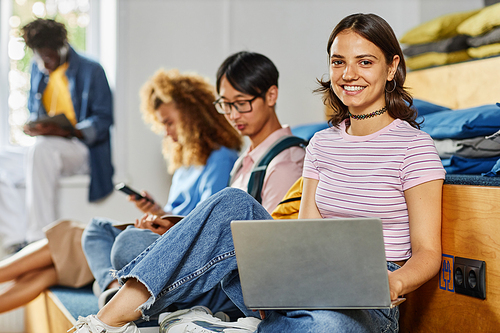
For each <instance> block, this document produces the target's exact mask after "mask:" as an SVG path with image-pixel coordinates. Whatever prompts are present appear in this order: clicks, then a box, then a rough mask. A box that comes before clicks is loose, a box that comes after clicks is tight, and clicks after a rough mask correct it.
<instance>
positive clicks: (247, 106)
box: [214, 96, 260, 115]
mask: <svg viewBox="0 0 500 333" xmlns="http://www.w3.org/2000/svg"><path fill="white" fill-rule="evenodd" d="M259 97H260V96H255V97H254V98H252V99H247V100H239V101H236V102H232V103H230V102H224V101H222V100H221V99H220V98H219V99H218V100H216V101H215V102H214V105H215V109H216V110H217V112H219V113H222V114H226V115H229V114H231V108H232V107H234V109H235V110H236V111H238V112H239V113H247V112H252V102H253V101H255V100H256V99H257V98H259Z"/></svg>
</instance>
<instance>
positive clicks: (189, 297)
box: [75, 52, 305, 333]
mask: <svg viewBox="0 0 500 333" xmlns="http://www.w3.org/2000/svg"><path fill="white" fill-rule="evenodd" d="M278 76H279V73H278V70H277V69H276V66H275V65H274V64H273V62H272V61H271V60H270V59H268V58H267V57H265V56H263V55H261V54H258V53H251V52H239V53H236V54H233V55H231V56H230V57H229V58H227V59H226V60H225V61H224V62H223V63H222V65H221V66H220V67H219V70H218V72H217V84H216V88H217V93H218V95H219V98H218V99H217V100H216V101H215V102H214V104H215V107H216V109H217V110H218V112H219V113H222V114H224V115H225V116H226V119H227V120H228V121H229V123H230V124H232V125H233V126H234V127H235V128H236V129H237V130H238V132H240V133H241V135H244V136H248V138H249V139H250V145H249V147H248V148H247V149H246V151H245V152H244V153H243V154H242V155H241V156H240V158H239V159H238V161H236V163H235V166H234V168H233V171H232V175H233V177H232V179H231V181H230V186H231V187H234V188H238V189H241V190H243V191H247V185H248V181H249V178H250V175H251V171H252V168H253V166H254V164H255V163H256V162H257V161H259V160H260V159H261V157H262V156H264V155H265V153H266V152H267V151H268V149H269V148H270V147H272V146H273V144H274V143H275V142H277V141H278V140H280V139H282V138H283V137H284V136H290V135H292V132H291V130H290V128H289V127H287V126H285V127H283V126H281V124H280V122H279V120H278V117H277V116H276V112H275V107H276V100H277V98H278ZM304 155H305V151H304V149H302V148H300V147H292V148H289V149H285V150H284V151H282V152H281V153H280V154H278V155H277V156H276V157H275V158H274V159H272V160H271V162H270V164H269V165H268V168H267V172H266V176H265V179H264V185H263V189H262V193H261V197H262V206H264V208H265V209H266V210H267V211H268V212H269V213H271V212H272V211H273V210H274V209H275V208H276V206H277V205H278V203H279V202H280V201H281V200H282V199H283V197H284V196H285V194H286V192H287V191H288V189H289V188H290V187H291V186H292V185H293V183H294V182H295V181H296V180H297V179H298V178H299V177H300V176H301V174H302V165H303V160H304ZM227 190H229V191H230V192H226V193H232V194H234V196H231V199H232V200H233V201H234V202H240V201H239V198H242V197H241V191H238V190H234V189H225V190H223V191H227ZM220 193H221V192H219V193H217V194H214V195H212V196H211V197H210V198H208V199H207V200H205V201H204V202H202V203H200V204H199V205H198V206H197V208H196V209H195V210H194V211H193V212H191V213H190V214H189V215H188V216H187V217H185V218H184V219H183V220H181V222H179V223H178V225H176V228H172V229H170V230H169V231H168V232H167V233H165V234H164V235H163V236H162V237H160V238H159V239H158V240H157V241H156V242H155V243H154V244H153V245H151V246H150V247H149V248H148V249H147V250H146V251H144V252H143V253H142V254H140V255H139V256H138V257H137V258H136V259H134V260H133V261H132V258H131V260H130V261H129V262H130V263H129V264H128V265H127V266H126V267H129V266H134V265H136V264H137V262H140V261H141V260H142V259H143V258H144V256H147V255H148V253H149V252H150V251H155V250H160V251H161V252H162V253H163V254H164V253H174V254H175V253H179V252H182V251H183V250H181V248H184V247H185V246H188V247H189V245H190V243H191V242H192V240H191V238H190V236H192V235H193V234H195V233H197V230H198V229H202V226H203V225H210V226H215V228H217V227H216V226H217V225H218V223H219V221H218V219H219V218H222V219H224V220H227V217H226V216H227V215H228V214H230V213H231V212H229V210H234V211H237V210H238V208H242V210H245V208H244V207H245V204H243V205H242V207H235V205H234V202H225V203H224V200H221V202H220V206H218V207H217V210H212V208H214V206H213V205H214V202H218V200H220V198H221V197H222V198H224V196H223V195H220ZM246 198H248V196H246ZM242 199H243V198H242ZM208 202H210V203H208ZM216 205H217V204H216ZM260 209H261V211H264V210H263V209H262V207H260ZM207 216H209V217H207ZM211 218H214V219H213V220H212V219H211ZM190 221H195V222H194V224H193V225H192V224H191V223H192V222H190ZM179 230H180V231H181V232H180V233H179ZM176 235H180V237H179V238H178V239H177V240H176V241H175V243H173V242H172V241H171V239H170V238H169V237H171V236H173V237H176ZM198 236H199V237H202V236H203V235H198ZM198 236H196V237H198ZM197 251H198V249H192V250H190V252H191V253H192V254H193V255H194V256H198V254H199V252H197ZM220 257H221V258H218V260H217V261H214V262H213V263H212V264H213V266H212V267H210V266H209V265H207V266H206V267H208V269H204V270H200V271H199V272H197V274H196V275H197V276H195V275H193V276H191V277H186V279H185V280H198V281H200V280H201V281H205V280H204V277H205V276H206V275H205V274H206V273H207V272H210V273H209V274H211V273H212V272H213V270H216V267H219V262H218V261H224V259H226V258H228V257H232V255H230V254H227V255H226V254H224V255H221V256H220ZM184 259H186V260H187V259H188V257H187V256H186V257H185V258H184ZM184 259H183V260H184ZM153 261H154V264H153V265H151V267H150V268H151V269H152V270H151V271H149V270H148V271H147V272H146V271H143V272H141V275H142V273H144V274H145V275H146V276H148V277H153V278H154V279H155V280H156V281H157V282H159V284H162V285H164V284H165V283H166V280H165V276H163V274H162V273H159V272H158V269H161V268H162V267H166V266H171V265H176V263H174V262H169V261H165V260H164V257H163V255H162V256H156V255H155V256H154V259H153ZM159 263H161V264H159ZM125 269H126V268H125ZM129 281H130V282H129ZM137 281H140V279H139V278H138V279H137V280H136V279H134V278H131V279H129V280H128V281H127V283H126V284H125V287H122V289H121V291H120V292H118V294H117V295H119V294H120V293H121V292H122V290H123V289H126V290H125V291H124V292H125V294H127V293H129V292H130V291H131V288H130V287H127V286H130V283H138V282H137ZM205 282H206V284H207V285H208V284H210V281H205ZM221 285H222V284H218V285H217V286H215V287H213V288H212V289H208V291H206V290H203V291H200V290H191V291H189V292H188V293H187V294H186V295H184V296H182V297H179V298H178V301H176V302H173V303H171V304H169V307H168V311H173V310H175V309H176V308H177V309H189V308H191V307H192V306H195V305H196V306H198V307H197V309H198V310H200V311H201V312H202V313H205V315H206V314H207V313H209V312H210V311H207V310H206V308H204V307H203V306H202V307H199V306H200V305H207V304H209V303H210V304H227V301H229V299H228V296H227V295H226V293H225V292H224V291H223V290H222V287H221ZM132 289H134V287H132ZM133 293H134V296H133V297H132V298H130V302H129V304H134V305H133V310H132V311H131V312H132V313H133V316H136V315H138V314H139V312H138V311H137V306H136V303H138V302H140V300H141V299H142V296H145V297H146V299H148V298H149V296H150V295H149V292H148V291H145V294H144V295H143V294H141V295H139V294H135V292H133ZM146 294H147V295H146ZM136 296H137V297H136ZM158 300H159V303H158V305H157V306H156V307H157V308H156V309H148V310H146V311H150V312H157V311H158V308H160V309H162V308H163V309H165V308H164V307H163V306H162V304H161V303H162V302H163V300H162V297H161V296H159V297H158ZM129 304H124V303H121V301H120V300H118V301H117V300H116V298H113V300H112V301H110V302H109V303H108V304H107V305H106V306H105V307H104V308H103V310H101V312H100V313H102V311H105V312H107V313H108V317H107V318H108V319H109V318H111V317H114V315H115V314H118V313H125V314H126V315H127V316H128V315H130V313H131V312H129V311H128V310H129V309H130V308H129V307H128V305H129ZM139 304H140V303H139ZM139 304H137V305H139ZM125 307H127V309H125ZM106 308H108V309H110V310H107V311H106V310H104V309H106ZM210 310H211V311H212V312H213V313H216V312H218V311H221V309H220V308H218V307H213V306H212V308H211V309H210ZM222 310H223V311H227V310H226V309H222ZM115 311H116V312H115ZM205 311H206V312H205ZM232 311H233V313H234V312H239V311H240V310H239V309H238V308H237V307H236V305H234V309H232ZM186 312H187V310H186ZM190 313H191V312H189V313H188V315H189V316H190ZM152 314H153V313H152ZM208 317H209V318H211V316H208ZM125 318H128V317H121V318H120V320H121V325H123V321H124V320H125ZM100 319H103V318H98V317H96V316H93V315H90V316H88V317H86V318H81V317H80V318H79V320H78V322H77V323H76V325H75V328H76V332H77V333H79V332H85V333H90V332H94V331H96V332H97V331H98V330H99V331H100V330H102V329H105V330H106V332H109V333H139V330H138V329H137V327H135V324H133V323H129V324H126V325H124V326H121V327H119V326H118V324H117V323H114V322H113V323H111V322H108V323H107V324H108V325H106V324H104V323H103V322H102V321H101V320H100ZM113 319H115V318H113ZM135 319H137V318H135ZM135 319H133V320H135ZM192 319H193V320H195V319H196V320H198V319H201V320H204V319H205V318H200V317H199V311H198V312H197V313H196V314H195V316H194V317H193V318H192ZM231 319H232V320H234V319H235V318H231ZM103 320H104V319H103ZM258 322H259V321H258V320H256V319H254V318H245V319H243V321H241V320H240V321H238V323H236V324H235V323H234V322H231V323H227V325H224V324H222V322H220V321H219V322H217V325H215V326H213V325H209V326H210V327H212V328H214V329H215V330H217V331H220V330H221V329H224V327H226V328H227V327H229V328H230V330H231V331H234V332H242V333H243V332H253V331H254V330H255V328H256V326H257V324H258ZM209 323H211V322H209ZM110 325H111V326H110ZM221 325H222V326H221ZM228 325H229V326H228ZM196 329H199V326H198V327H197V328H196ZM196 329H195V330H196ZM201 331H203V332H205V331H206V332H213V330H211V329H210V330H208V327H207V328H205V330H203V329H202V330H201Z"/></svg>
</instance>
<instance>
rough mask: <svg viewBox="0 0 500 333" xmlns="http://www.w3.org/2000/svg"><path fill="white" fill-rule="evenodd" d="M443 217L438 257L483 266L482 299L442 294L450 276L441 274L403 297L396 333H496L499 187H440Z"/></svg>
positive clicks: (499, 277)
mask: <svg viewBox="0 0 500 333" xmlns="http://www.w3.org/2000/svg"><path fill="white" fill-rule="evenodd" d="M442 214H443V226H442V241H443V243H442V244H443V245H442V247H443V255H447V256H452V257H465V258H470V259H476V260H482V261H485V262H486V299H484V300H482V299H479V298H474V297H471V296H465V295H461V294H457V293H455V292H452V291H450V290H453V289H454V286H453V285H450V286H448V287H447V288H445V289H444V290H443V289H442V287H443V286H444V285H445V283H444V279H448V278H449V277H448V276H446V273H445V274H444V275H443V271H442V270H441V272H440V274H438V275H437V276H435V277H434V278H433V279H432V280H431V281H429V282H427V283H426V284H424V285H423V286H422V287H420V288H419V289H417V290H416V291H414V292H412V293H410V294H408V295H406V297H407V301H406V302H404V303H403V304H401V306H400V310H401V318H400V325H401V330H400V331H401V332H426V333H427V332H499V330H500V223H499V218H500V187H496V186H474V185H450V184H445V185H444V187H443V213H442ZM443 260H450V257H446V256H444V257H443ZM451 281H452V283H453V278H452V279H451Z"/></svg>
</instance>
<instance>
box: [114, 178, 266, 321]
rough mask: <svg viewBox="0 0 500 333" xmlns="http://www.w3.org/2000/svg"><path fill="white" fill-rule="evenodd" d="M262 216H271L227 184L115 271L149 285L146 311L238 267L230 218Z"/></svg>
mask: <svg viewBox="0 0 500 333" xmlns="http://www.w3.org/2000/svg"><path fill="white" fill-rule="evenodd" d="M262 219H271V216H270V215H269V213H268V212H267V211H266V210H265V209H264V208H263V207H262V206H261V205H260V204H259V203H258V202H257V201H255V199H253V198H252V197H251V196H250V195H249V194H247V193H246V192H244V191H242V190H239V189H234V188H226V189H224V190H222V191H220V192H218V193H216V194H214V195H213V196H211V197H210V198H208V199H207V200H205V201H203V202H202V203H200V204H199V205H198V206H197V207H196V208H195V209H194V210H193V211H192V212H191V213H190V214H189V215H187V216H186V217H185V218H184V219H183V220H182V221H181V222H179V223H177V224H176V225H175V226H174V227H172V228H171V229H170V230H168V231H167V232H166V233H165V234H163V235H162V236H161V237H160V238H158V240H157V241H156V242H155V243H153V244H152V245H151V246H150V247H149V248H148V249H146V250H145V251H144V252H143V253H141V254H140V255H139V256H138V257H137V258H135V259H134V260H133V261H131V262H130V263H129V264H128V265H127V266H125V268H123V270H121V271H119V272H118V273H117V275H118V277H120V278H121V279H122V280H125V279H128V278H136V279H138V280H139V281H141V282H142V283H143V284H144V285H145V286H146V287H147V289H148V290H149V291H150V293H151V295H152V296H151V298H150V299H149V300H148V301H147V302H146V303H145V304H144V305H142V306H141V309H142V310H143V314H144V316H145V317H148V316H150V315H152V314H155V313H158V312H159V311H161V310H162V309H164V308H166V307H167V306H169V305H171V304H173V303H175V302H178V301H185V300H186V299H191V298H193V297H196V296H197V295H200V294H203V293H206V292H208V291H210V290H212V289H213V288H214V287H217V286H219V285H220V282H221V280H222V279H223V278H224V277H225V276H226V275H227V274H229V273H231V272H234V271H236V270H237V265H236V257H235V253H234V246H233V240H232V236H231V229H230V222H231V221H232V220H262ZM228 296H229V297H230V298H231V295H228ZM238 301H241V302H240V303H241V304H243V303H242V300H238ZM233 302H234V300H233ZM236 305H238V307H239V308H240V309H245V310H246V308H244V306H243V308H242V307H241V305H239V304H237V303H236ZM243 312H244V314H245V315H249V314H250V313H251V311H248V310H246V312H245V311H243ZM248 312H250V313H248Z"/></svg>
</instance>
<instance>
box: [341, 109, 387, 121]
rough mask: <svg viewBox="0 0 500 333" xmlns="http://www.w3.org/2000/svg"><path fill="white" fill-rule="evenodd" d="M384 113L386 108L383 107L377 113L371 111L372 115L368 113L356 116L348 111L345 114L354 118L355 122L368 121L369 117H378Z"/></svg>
mask: <svg viewBox="0 0 500 333" xmlns="http://www.w3.org/2000/svg"><path fill="white" fill-rule="evenodd" d="M385 111H387V107H385V106H384V107H383V108H382V109H380V110H377V111H373V112H372V113H368V114H360V115H357V114H352V113H350V112H349V111H347V114H348V115H349V117H351V118H354V119H356V120H363V119H368V118H371V117H375V116H379V115H381V114H382V113H384V112H385Z"/></svg>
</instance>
